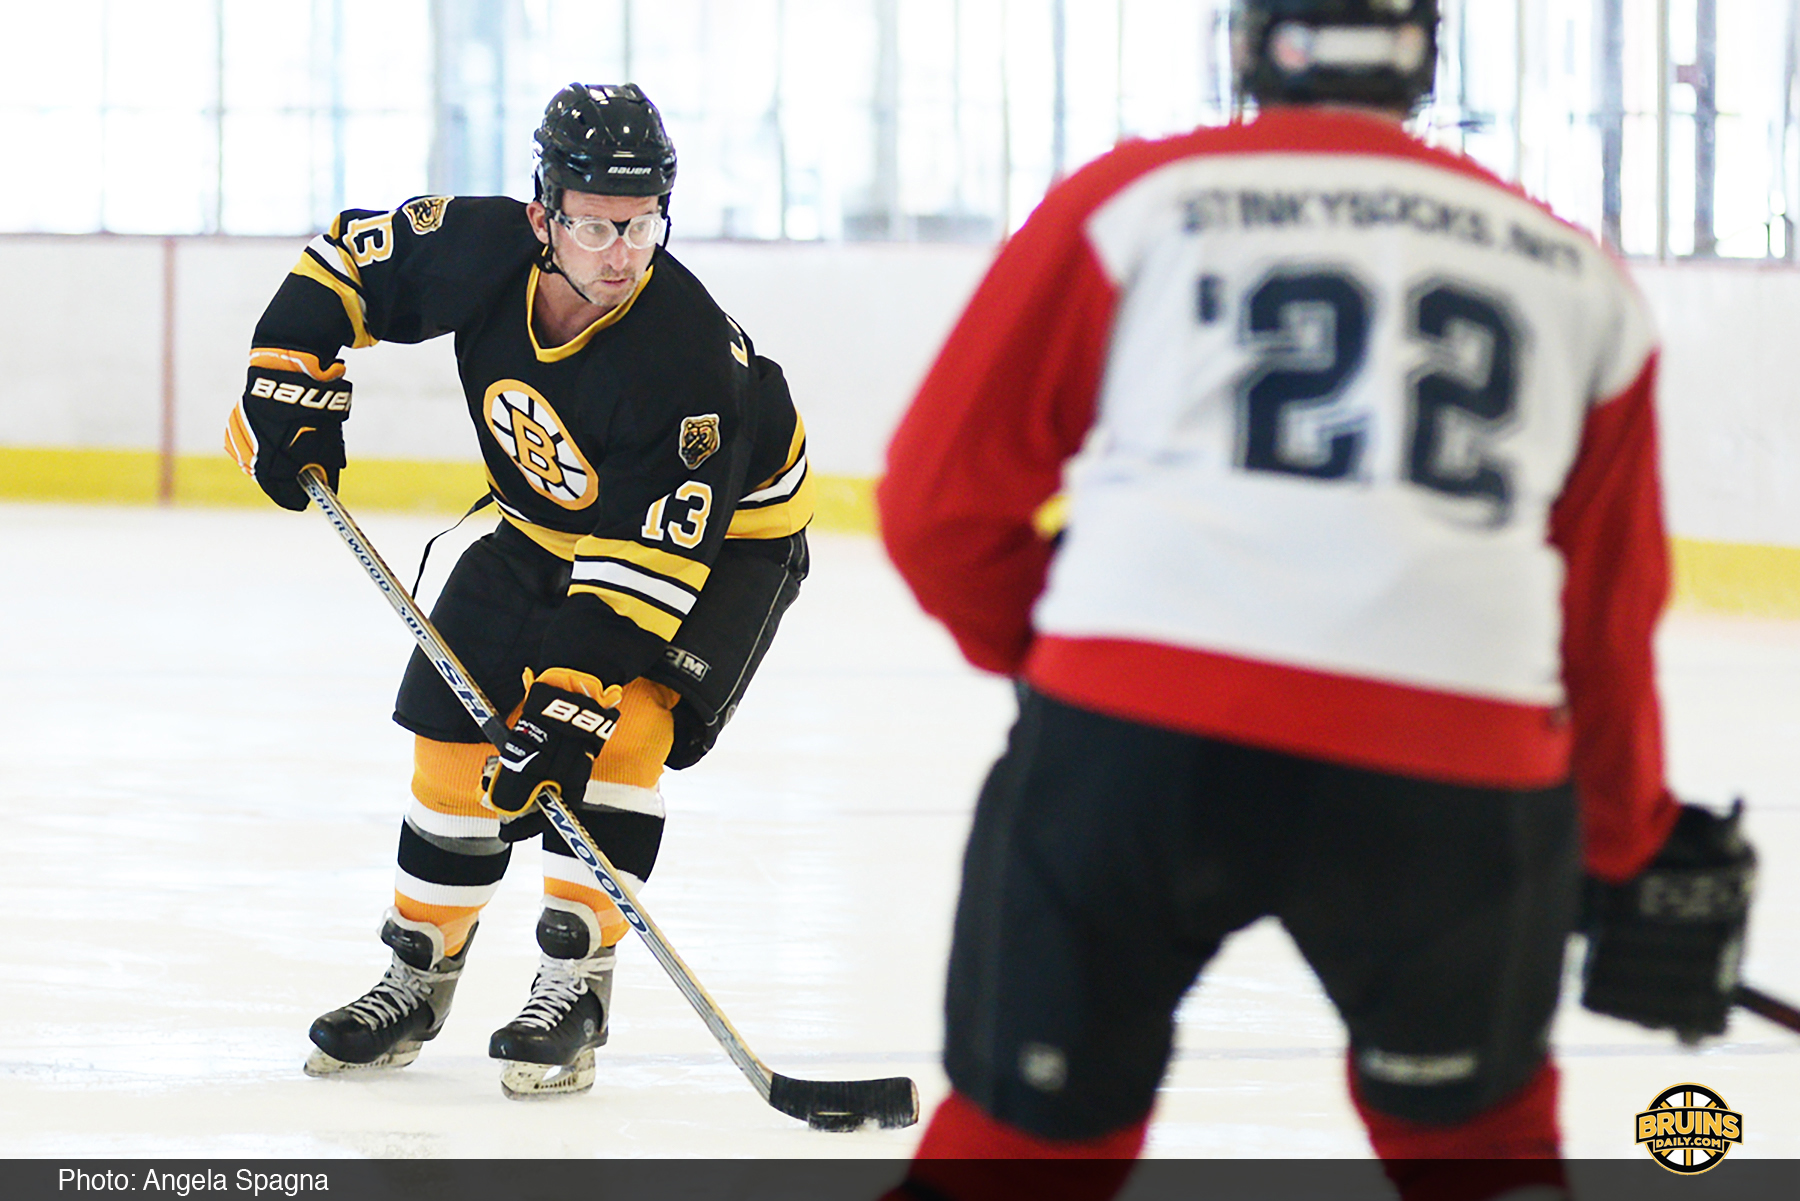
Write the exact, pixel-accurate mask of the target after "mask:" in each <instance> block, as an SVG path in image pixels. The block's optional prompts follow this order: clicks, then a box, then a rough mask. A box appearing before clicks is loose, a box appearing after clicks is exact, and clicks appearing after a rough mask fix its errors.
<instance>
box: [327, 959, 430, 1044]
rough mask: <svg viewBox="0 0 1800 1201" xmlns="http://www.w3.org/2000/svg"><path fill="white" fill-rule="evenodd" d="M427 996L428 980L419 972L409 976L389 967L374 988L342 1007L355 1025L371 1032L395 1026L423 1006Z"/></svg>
mask: <svg viewBox="0 0 1800 1201" xmlns="http://www.w3.org/2000/svg"><path fill="white" fill-rule="evenodd" d="M430 996H431V980H430V979H429V978H428V977H427V975H426V973H423V972H409V971H406V970H405V969H403V968H401V967H399V966H397V965H390V966H389V967H388V970H387V974H386V975H385V976H383V977H382V978H381V979H380V981H379V982H377V983H376V985H375V987H374V988H371V989H370V990H369V991H368V992H366V993H364V994H363V995H362V996H360V997H358V998H356V1000H354V1001H352V1002H350V1004H348V1005H346V1006H344V1008H345V1009H347V1010H349V1011H350V1013H351V1014H352V1015H353V1016H354V1017H355V1018H356V1020H357V1021H359V1022H361V1023H362V1024H363V1025H365V1026H367V1027H368V1028H369V1029H371V1030H379V1029H381V1027H382V1026H384V1025H386V1024H388V1023H390V1022H397V1021H399V1020H400V1019H401V1018H403V1017H405V1016H407V1015H408V1014H410V1013H412V1012H413V1011H414V1010H415V1009H417V1008H419V1006H421V1005H424V1004H426V1002H427V1001H428V1000H429V999H430Z"/></svg>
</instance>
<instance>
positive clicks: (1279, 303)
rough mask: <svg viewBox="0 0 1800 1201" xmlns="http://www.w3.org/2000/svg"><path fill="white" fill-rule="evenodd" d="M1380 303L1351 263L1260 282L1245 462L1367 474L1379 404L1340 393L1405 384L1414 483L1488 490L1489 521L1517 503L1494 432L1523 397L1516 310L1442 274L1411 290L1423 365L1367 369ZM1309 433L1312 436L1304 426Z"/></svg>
mask: <svg viewBox="0 0 1800 1201" xmlns="http://www.w3.org/2000/svg"><path fill="white" fill-rule="evenodd" d="M1221 289H1222V281H1221V280H1220V278H1219V277H1218V276H1216V275H1206V276H1202V277H1201V278H1200V281H1199V284H1198V288H1197V304H1196V318H1197V319H1198V320H1199V322H1200V323H1201V324H1203V325H1205V324H1211V323H1212V322H1213V321H1214V320H1216V319H1217V316H1218V311H1219V308H1220V300H1221V297H1220V292H1221ZM1377 310H1378V306H1377V302H1376V301H1375V299H1374V297H1373V293H1372V292H1371V290H1370V289H1369V288H1368V287H1367V286H1366V285H1365V284H1364V283H1363V282H1362V281H1361V280H1359V279H1358V278H1357V277H1356V275H1355V274H1353V273H1352V272H1350V271H1348V270H1346V269H1344V268H1341V267H1335V266H1308V267H1296V268H1280V269H1277V270H1275V271H1271V272H1269V273H1268V274H1266V275H1264V276H1263V277H1262V278H1261V279H1260V280H1258V281H1257V282H1256V283H1255V284H1254V285H1252V286H1251V287H1250V288H1249V289H1248V291H1247V293H1246V295H1245V297H1244V299H1243V304H1242V307H1241V310H1240V311H1241V314H1242V316H1241V320H1240V323H1239V327H1238V339H1239V341H1240V342H1241V343H1242V344H1244V345H1245V346H1246V347H1247V348H1248V349H1249V351H1250V353H1251V355H1252V356H1253V362H1252V365H1251V367H1250V368H1249V370H1247V371H1246V372H1244V373H1243V375H1242V376H1241V377H1240V379H1239V382H1238V385H1237V395H1236V403H1237V411H1236V451H1235V463H1236V466H1237V467H1239V468H1240V469H1242V470H1244V471H1255V472H1273V473H1277V474H1284V475H1293V476H1302V477H1306V478H1308V479H1313V480H1319V481H1338V480H1342V481H1352V480H1366V479H1368V478H1369V470H1370V469H1369V466H1368V463H1367V462H1366V460H1367V458H1368V450H1369V445H1370V441H1371V429H1370V423H1371V422H1372V421H1374V420H1375V419H1376V414H1375V413H1373V412H1370V411H1359V410H1357V409H1355V408H1353V407H1351V406H1348V405H1344V406H1340V404H1339V402H1340V400H1342V399H1343V398H1345V396H1346V395H1347V394H1351V393H1353V392H1354V391H1355V390H1356V389H1355V385H1357V384H1359V383H1361V384H1369V385H1372V386H1374V387H1377V388H1380V387H1392V388H1396V389H1400V390H1402V391H1403V393H1404V396H1403V401H1404V403H1403V412H1404V416H1403V421H1404V426H1405V428H1404V430H1403V431H1402V450H1401V455H1400V464H1399V470H1400V475H1401V477H1402V478H1403V479H1404V480H1406V481H1407V482H1408V483H1410V484H1413V485H1415V486H1417V487H1420V488H1425V489H1428V490H1430V491H1432V492H1435V493H1438V494H1440V495H1444V496H1448V497H1453V498H1456V499H1461V500H1472V501H1476V502H1478V503H1480V504H1481V505H1482V506H1483V508H1484V509H1485V511H1486V518H1485V523H1486V524H1489V525H1494V526H1499V525H1504V524H1505V523H1506V521H1507V519H1508V518H1509V517H1510V515H1511V512H1512V500H1513V486H1512V471H1511V468H1510V467H1509V465H1508V464H1507V463H1506V462H1505V461H1504V460H1503V459H1502V458H1500V457H1499V456H1497V455H1495V454H1494V453H1493V451H1492V448H1491V446H1490V445H1489V444H1490V442H1491V441H1492V440H1493V439H1494V438H1495V437H1496V436H1497V435H1498V434H1499V433H1500V432H1501V431H1502V430H1503V429H1504V428H1505V427H1506V426H1507V425H1508V424H1509V422H1510V420H1511V418H1512V417H1513V414H1514V411H1515V409H1516V407H1517V403H1518V362H1517V359H1518V356H1519V353H1520V349H1521V346H1522V341H1523V340H1522V338H1521V337H1520V335H1519V332H1518V327H1517V323H1516V322H1515V320H1514V319H1513V318H1512V316H1511V315H1510V314H1509V313H1508V312H1507V310H1506V308H1505V306H1504V305H1503V304H1501V303H1500V302H1498V301H1497V300H1495V299H1493V298H1491V297H1488V296H1484V295H1483V294H1481V293H1480V292H1478V291H1476V290H1475V289H1474V288H1471V287H1468V286H1466V285H1464V284H1461V283H1459V282H1457V281H1454V280H1449V279H1445V278H1442V277H1438V276H1432V277H1427V278H1424V279H1421V280H1418V281H1415V282H1414V283H1413V285H1412V286H1411V287H1410V288H1409V289H1408V290H1407V292H1406V294H1405V299H1404V301H1403V303H1402V306H1401V314H1400V318H1399V319H1400V320H1402V321H1403V322H1404V323H1405V325H1404V330H1403V332H1404V337H1405V339H1406V341H1407V342H1408V343H1409V344H1413V345H1417V346H1418V347H1420V348H1421V349H1422V350H1423V365H1422V366H1420V367H1419V368H1417V369H1415V370H1413V371H1412V372H1410V374H1408V375H1407V376H1406V377H1405V378H1404V379H1401V378H1395V379H1393V380H1373V379H1365V378H1364V377H1366V376H1367V374H1368V373H1369V370H1370V363H1369V359H1370V354H1369V351H1370V343H1371V341H1372V338H1373V337H1374V336H1375V333H1376V330H1375V328H1374V322H1375V320H1376V319H1377V318H1378V315H1379V314H1378V311H1377ZM1307 432H1310V433H1311V435H1312V436H1311V437H1308V436H1306V433H1307Z"/></svg>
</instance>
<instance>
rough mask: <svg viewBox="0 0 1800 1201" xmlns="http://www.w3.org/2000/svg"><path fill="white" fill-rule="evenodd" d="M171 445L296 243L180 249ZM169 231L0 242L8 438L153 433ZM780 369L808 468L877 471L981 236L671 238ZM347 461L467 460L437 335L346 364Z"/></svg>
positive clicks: (1, 394)
mask: <svg viewBox="0 0 1800 1201" xmlns="http://www.w3.org/2000/svg"><path fill="white" fill-rule="evenodd" d="M175 244H176V260H175V271H176V314H175V315H176V351H175V377H176V444H177V448H178V449H179V450H180V451H182V452H184V453H189V454H195V453H199V454H208V453H212V452H214V451H217V450H219V449H220V445H221V438H222V435H223V430H224V421H225V415H226V413H227V412H229V411H230V408H231V406H232V404H234V403H235V402H236V400H237V396H238V394H239V393H240V392H241V391H242V390H243V386H244V354H245V351H246V350H248V349H249V346H250V336H251V332H252V330H253V329H254V328H255V326H256V320H257V318H258V316H260V315H261V313H262V309H263V306H264V305H265V304H267V303H268V300H269V297H270V296H272V295H273V294H274V292H275V289H276V288H277V287H278V286H279V285H280V283H281V280H282V278H283V276H285V275H286V274H287V271H288V268H289V267H291V266H292V265H293V263H294V261H295V259H296V258H298V257H299V254H300V251H301V249H302V248H303V246H304V245H305V243H304V241H303V240H298V239H281V238H270V239H262V238H216V239H206V238H182V239H177V240H176V242H175ZM162 247H163V242H162V240H161V239H156V238H100V237H94V238H84V237H62V238H52V237H0V281H4V282H3V283H0V445H11V446H95V447H143V448H152V447H155V446H156V444H157V438H158V430H159V428H160V420H161V418H160V403H161V388H162V365H161V348H162V316H163V315H162V288H163V284H162V270H163V257H162V255H163V250H162ZM674 249H675V251H676V253H677V254H678V255H679V256H680V257H681V258H682V260H683V261H684V262H686V263H687V264H688V265H689V266H690V267H692V268H693V269H694V271H695V272H696V273H697V274H698V275H699V276H700V278H701V279H703V280H705V281H706V283H707V285H708V287H709V288H711V290H712V292H713V294H714V295H715V296H716V297H717V298H718V299H719V302H720V304H722V305H723V306H724V307H725V309H726V310H727V311H728V312H730V313H731V314H732V316H734V317H735V318H736V319H737V320H738V322H739V323H740V324H741V325H742V326H743V327H744V329H745V330H746V331H747V332H748V333H749V334H750V336H751V338H752V339H753V340H754V341H755V343H756V347H757V349H758V350H759V351H761V352H762V353H764V354H766V355H768V356H769V357H771V358H773V359H775V360H776V361H777V362H779V363H780V364H781V365H782V367H783V368H784V369H785V370H786V372H787V375H788V378H789V381H790V384H791V386H792V388H793V391H794V396H795V399H796V401H797V402H798V404H799V405H800V410H801V413H802V415H803V416H804V418H805V420H806V424H807V432H808V436H809V444H810V447H811V451H812V455H813V461H814V463H815V464H816V465H817V466H818V468H819V470H821V471H824V472H826V473H828V474H838V475H865V476H867V475H874V474H875V473H876V472H877V470H878V469H879V467H880V463H881V453H882V447H883V446H884V444H885V441H886V437H887V431H888V430H889V429H890V428H891V426H892V425H893V423H894V421H895V420H896V419H897V418H898V416H899V413H900V411H901V409H902V408H903V407H904V406H905V404H906V401H907V399H908V398H909V397H910V395H911V393H912V390H913V388H914V387H915V386H916V385H917V383H918V381H919V379H920V378H921V377H922V376H923V375H924V372H925V370H926V368H927V367H929V366H930V362H931V356H932V354H933V352H934V351H935V349H936V347H937V344H938V342H940V341H941V340H942V338H943V336H944V333H945V332H946V331H947V330H948V328H949V325H950V323H951V322H952V321H953V320H954V319H955V317H956V314H957V312H958V311H959V310H960V309H961V306H962V303H963V301H964V300H965V299H966V297H967V295H968V294H969V292H971V291H972V290H973V289H974V286H975V284H976V282H977V281H978V280H979V279H980V276H981V273H982V271H983V270H984V269H985V268H986V265H987V261H988V257H989V254H990V251H989V250H988V249H987V248H983V247H976V248H971V247H962V246H923V245H920V246H912V245H861V246H825V245H812V246H809V245H800V246H786V247H771V246H767V245H759V244H742V243H738V244H734V243H716V242H715V243H707V242H693V243H686V244H682V243H677V244H676V246H675V247H674ZM346 361H347V362H348V364H349V368H350V371H349V378H350V379H351V381H352V382H353V383H354V384H355V386H356V397H355V409H354V414H353V416H352V418H351V421H350V424H349V426H348V428H347V430H346V438H347V441H348V443H349V449H350V453H351V454H352V455H353V456H354V455H358V454H361V455H366V456H371V457H387V458H410V459H468V460H473V459H475V458H476V457H477V455H476V451H475V438H474V435H473V433H472V432H471V431H470V429H469V422H468V417H467V415H466V411H465V408H464V403H463V399H462V393H461V387H460V385H459V384H458V382H457V378H456V364H455V359H454V356H453V353H452V350H451V345H450V340H449V339H448V338H444V339H440V340H438V341H436V342H429V343H426V344H424V345H421V346H390V345H383V346H379V347H373V348H370V349H367V350H358V351H351V352H349V353H348V354H347V355H346Z"/></svg>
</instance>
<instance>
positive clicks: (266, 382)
mask: <svg viewBox="0 0 1800 1201" xmlns="http://www.w3.org/2000/svg"><path fill="white" fill-rule="evenodd" d="M250 395H252V396H261V397H263V398H264V399H266V400H278V401H280V402H281V403H282V404H284V405H299V406H300V407H301V408H303V409H324V410H326V411H327V412H330V413H348V412H349V411H350V392H349V390H348V389H345V390H343V391H335V392H327V391H324V390H322V389H319V388H302V387H301V386H300V385H299V384H277V383H276V382H275V381H274V380H272V379H269V378H268V377H267V376H264V377H263V378H262V379H259V380H256V381H255V382H254V383H252V384H251V385H250Z"/></svg>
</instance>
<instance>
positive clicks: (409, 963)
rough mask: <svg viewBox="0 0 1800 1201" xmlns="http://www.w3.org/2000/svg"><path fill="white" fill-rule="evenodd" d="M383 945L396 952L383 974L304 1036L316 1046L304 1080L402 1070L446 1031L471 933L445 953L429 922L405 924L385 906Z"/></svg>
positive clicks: (472, 937) (440, 936) (441, 937)
mask: <svg viewBox="0 0 1800 1201" xmlns="http://www.w3.org/2000/svg"><path fill="white" fill-rule="evenodd" d="M381 941H382V942H384V943H386V944H387V945H388V946H390V947H392V948H393V949H394V959H393V962H392V963H390V964H389V965H388V970H387V974H386V975H384V976H383V977H382V978H381V979H380V980H379V981H378V982H377V983H376V985H375V987H374V988H371V989H370V990H369V991H368V992H366V993H364V994H363V995H362V996H360V997H358V998H357V999H356V1000H354V1001H352V1002H350V1003H349V1004H348V1005H346V1006H344V1007H343V1008H342V1009H334V1010H332V1011H331V1012H330V1013H328V1014H325V1015H324V1016H323V1017H321V1018H319V1019H318V1020H317V1021H315V1022H314V1023H313V1024H312V1029H311V1030H309V1031H308V1032H307V1036H308V1037H309V1038H311V1039H312V1040H313V1042H314V1043H315V1044H316V1045H317V1047H318V1049H317V1050H315V1051H314V1052H313V1053H312V1054H311V1055H310V1056H308V1057H307V1060H306V1074H307V1075H308V1076H331V1075H335V1074H337V1073H339V1072H349V1071H368V1070H372V1069H377V1068H403V1067H405V1066H406V1065H407V1064H409V1063H411V1062H412V1061H413V1060H415V1059H417V1058H418V1057H419V1048H420V1046H421V1045H423V1044H424V1043H427V1042H429V1041H430V1040H432V1039H434V1038H436V1037H437V1032H438V1031H439V1030H440V1029H442V1028H443V1025H444V1019H445V1018H446V1017H448V1016H449V1014H450V1001H451V998H452V997H454V996H455V995H456V981H457V978H458V977H459V976H461V975H462V970H463V964H464V962H465V961H467V959H468V957H469V945H470V943H473V942H474V941H475V931H474V930H473V929H471V930H470V931H469V937H468V940H467V941H466V942H464V943H463V948H462V950H461V951H459V952H457V954H455V955H454V956H446V955H445V954H444V935H443V932H442V931H441V930H439V929H438V928H437V927H436V926H434V925H431V924H430V923H428V922H413V921H408V920H407V919H406V918H403V917H401V916H400V914H399V913H398V912H397V911H395V910H393V909H389V910H388V911H387V916H386V918H385V919H384V920H383V921H382V924H381Z"/></svg>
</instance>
